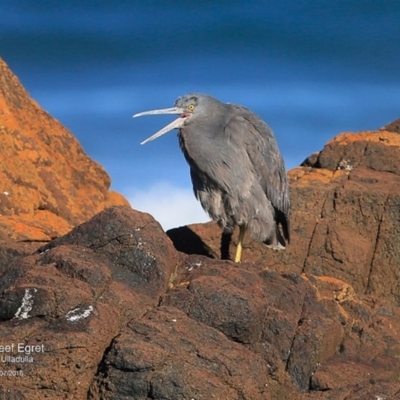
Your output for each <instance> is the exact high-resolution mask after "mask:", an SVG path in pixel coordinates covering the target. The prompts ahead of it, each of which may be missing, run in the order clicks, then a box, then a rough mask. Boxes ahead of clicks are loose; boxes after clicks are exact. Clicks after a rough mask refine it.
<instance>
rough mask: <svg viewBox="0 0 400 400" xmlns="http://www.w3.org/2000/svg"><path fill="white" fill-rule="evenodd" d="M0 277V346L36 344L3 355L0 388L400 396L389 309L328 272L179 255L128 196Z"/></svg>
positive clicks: (151, 394)
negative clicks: (21, 358)
mask: <svg viewBox="0 0 400 400" xmlns="http://www.w3.org/2000/svg"><path fill="white" fill-rule="evenodd" d="M0 282H1V284H0V293H1V297H0V321H1V322H0V337H1V338H2V344H3V345H7V344H11V343H15V344H17V343H23V344H24V346H32V345H40V346H41V345H43V346H44V347H43V348H44V351H42V352H38V353H34V354H31V356H32V357H33V359H34V362H32V363H29V362H28V363H23V364H15V363H12V362H5V363H4V364H3V367H4V368H5V369H14V370H15V369H16V368H17V369H18V368H19V369H20V370H22V371H23V373H24V376H23V377H19V378H17V377H2V379H1V381H0V393H3V394H2V397H1V398H4V399H8V398H10V399H11V398H26V399H34V400H35V399H43V398H52V399H66V398H67V399H143V400H145V399H146V400H147V399H182V400H183V399H192V398H194V399H198V400H201V399H212V398H215V399H227V400H228V399H237V400H257V399H260V400H261V399H271V400H273V399H314V398H315V399H325V398H326V399H340V400H345V399H346V400H348V399H357V398H359V399H362V398H365V399H366V398H372V399H375V398H376V397H374V396H382V397H385V396H389V394H392V395H394V394H395V393H400V380H399V376H400V357H399V355H400V309H399V308H397V307H395V306H393V305H392V304H390V303H388V302H385V301H382V300H377V299H376V298H373V297H369V296H365V297H363V296H358V295H357V294H356V293H355V291H354V290H353V288H352V287H351V286H350V285H349V284H347V283H345V282H343V281H340V280H338V279H336V278H329V277H316V276H312V275H307V274H302V275H299V274H294V273H282V272H275V271H268V270H266V269H265V268H264V266H262V264H259V263H258V264H257V263H256V264H254V263H243V264H234V263H232V262H230V261H218V260H213V259H211V258H208V257H204V256H199V255H191V256H184V255H182V254H179V253H178V252H177V251H176V250H175V249H174V247H173V245H172V242H171V241H170V240H169V239H168V237H167V236H166V235H165V234H164V232H163V231H162V229H161V227H160V225H159V224H158V223H157V222H156V221H154V220H153V219H152V217H151V216H149V215H148V214H142V213H139V212H136V211H134V210H132V209H130V208H128V207H114V208H110V209H108V210H105V211H103V212H102V213H100V214H98V215H96V216H95V217H93V218H92V219H91V220H89V221H88V222H86V223H84V224H82V225H80V226H78V227H76V228H75V229H73V230H72V231H71V232H70V233H68V234H67V235H65V236H63V237H61V238H59V239H56V240H54V241H52V242H51V243H49V244H47V245H45V246H43V247H41V248H40V249H38V251H37V252H35V253H34V254H32V255H30V256H27V257H25V258H22V259H20V260H18V261H16V262H15V263H14V264H12V265H11V266H10V268H9V269H8V270H7V271H6V272H5V273H4V274H3V275H2V276H1V280H0ZM13 355H16V354H13ZM16 379H18V381H16ZM16 382H19V383H21V382H23V385H18V386H16ZM17 387H18V390H19V392H20V396H19V397H12V396H16V393H17V392H16V388H17ZM366 393H368V396H371V397H362V396H363V395H364V396H365V394H366ZM357 396H358V397H357ZM387 398H389V397H387ZM393 398H395V397H393Z"/></svg>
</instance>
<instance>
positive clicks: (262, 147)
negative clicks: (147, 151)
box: [139, 94, 290, 248]
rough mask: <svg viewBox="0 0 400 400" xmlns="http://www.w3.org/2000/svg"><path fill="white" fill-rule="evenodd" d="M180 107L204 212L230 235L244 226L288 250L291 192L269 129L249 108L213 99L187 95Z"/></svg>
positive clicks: (182, 134) (182, 135) (183, 141)
mask: <svg viewBox="0 0 400 400" xmlns="http://www.w3.org/2000/svg"><path fill="white" fill-rule="evenodd" d="M175 107H176V110H183V114H182V118H185V120H184V121H180V120H179V119H178V120H176V121H174V123H173V124H175V125H174V127H175V126H176V125H177V126H179V133H178V137H179V143H180V147H181V149H182V152H183V154H184V156H185V158H186V160H187V162H188V164H189V166H190V175H191V178H192V183H193V190H194V193H195V196H196V198H197V199H198V200H199V201H200V203H201V205H202V207H203V208H204V210H205V211H206V212H207V213H208V214H209V215H210V217H211V218H212V219H213V220H214V221H216V222H217V223H218V224H219V225H220V226H221V227H222V228H223V229H224V231H225V232H226V233H230V232H232V231H233V229H234V227H235V225H239V226H241V227H244V228H246V231H248V232H249V233H250V235H251V236H252V237H253V238H254V239H257V240H260V241H263V242H265V243H266V244H268V245H270V246H271V247H273V248H283V247H284V246H285V244H286V241H289V237H290V236H289V231H290V227H289V217H290V210H289V206H290V201H289V187H288V182H287V177H286V171H285V165H284V161H283V158H282V156H281V154H280V152H279V149H278V145H277V143H276V140H275V137H274V135H273V132H272V130H271V129H270V128H269V126H268V125H267V124H266V123H265V122H264V121H262V120H261V119H260V118H259V117H258V116H257V115H256V114H254V113H253V112H251V111H250V110H249V109H247V108H245V107H242V106H238V105H234V104H229V103H222V102H220V101H218V100H217V99H214V98H213V97H211V96H207V95H202V94H188V95H185V96H183V97H181V98H179V99H178V100H177V101H176V102H175ZM174 109H175V108H174ZM170 110H171V109H170ZM142 114H146V113H141V114H139V115H142ZM171 125H172V124H171ZM156 135H157V134H156ZM156 135H154V136H155V137H156ZM279 227H280V228H281V230H280V229H279Z"/></svg>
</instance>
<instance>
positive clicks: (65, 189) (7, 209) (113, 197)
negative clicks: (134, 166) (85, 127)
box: [0, 59, 128, 241]
mask: <svg viewBox="0 0 400 400" xmlns="http://www.w3.org/2000/svg"><path fill="white" fill-rule="evenodd" d="M0 148H1V159H0V240H1V237H2V236H4V237H11V238H13V239H17V240H30V241H32V240H34V241H46V240H51V239H52V238H54V237H57V236H60V235H63V234H64V233H66V232H68V231H69V230H70V229H72V228H73V227H74V226H76V225H78V224H80V223H82V222H84V221H86V220H88V219H89V218H91V217H92V216H93V215H95V214H96V213H98V212H99V211H101V210H103V209H105V208H107V207H109V206H111V205H123V204H125V205H127V204H128V203H127V201H126V200H125V199H124V198H123V197H122V196H121V195H119V194H118V193H115V192H112V191H111V192H110V191H109V190H108V189H109V187H110V178H109V176H108V175H107V173H106V172H105V171H104V169H103V168H102V167H101V166H100V165H99V164H98V163H96V162H94V161H93V160H91V159H90V158H89V157H88V156H87V155H86V154H85V152H84V151H83V149H82V147H81V146H80V145H79V143H78V141H77V140H76V139H75V137H74V136H73V135H72V134H71V133H70V132H69V131H68V130H67V129H66V128H65V127H63V126H62V125H61V124H60V123H59V122H58V121H57V120H55V119H54V118H52V117H51V116H50V115H49V114H47V113H46V112H45V111H43V110H42V109H41V108H40V107H39V105H38V104H37V103H36V102H35V101H33V100H32V99H31V98H30V97H29V95H28V93H27V92H26V90H25V89H24V88H23V87H22V85H21V84H20V82H19V81H18V79H17V77H16V76H15V75H13V73H12V72H11V71H10V70H9V69H8V67H7V65H6V64H5V63H4V61H3V60H1V59H0Z"/></svg>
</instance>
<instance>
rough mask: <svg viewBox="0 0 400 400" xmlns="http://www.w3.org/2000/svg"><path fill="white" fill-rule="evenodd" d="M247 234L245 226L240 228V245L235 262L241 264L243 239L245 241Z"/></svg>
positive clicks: (238, 245)
mask: <svg viewBox="0 0 400 400" xmlns="http://www.w3.org/2000/svg"><path fill="white" fill-rule="evenodd" d="M245 232H246V228H245V227H244V226H239V239H238V244H237V248H236V255H235V262H237V263H238V262H240V260H241V258H242V249H243V239H244V234H245Z"/></svg>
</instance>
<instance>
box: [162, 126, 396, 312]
mask: <svg viewBox="0 0 400 400" xmlns="http://www.w3.org/2000/svg"><path fill="white" fill-rule="evenodd" d="M304 165H305V166H301V167H298V168H295V169H293V170H292V171H290V172H289V179H290V191H291V192H290V194H291V227H292V230H291V238H292V240H291V244H290V246H288V248H287V249H286V250H285V251H281V252H271V251H270V250H269V249H268V248H266V247H265V246H264V245H263V244H262V243H257V242H251V241H249V240H248V239H247V241H246V240H245V249H244V253H243V259H244V260H245V261H249V262H256V263H259V264H261V265H264V266H265V267H266V268H268V269H270V270H275V271H282V272H292V273H297V274H301V273H307V274H313V275H318V276H334V277H336V278H338V279H341V280H343V281H345V282H348V283H349V284H351V285H352V286H353V287H354V289H355V291H356V292H357V293H358V294H374V295H377V296H379V297H380V298H385V299H387V300H389V301H391V302H392V303H393V304H396V305H399V304H400V280H399V274H398V269H399V266H400V241H399V237H400V212H399V211H400V136H399V134H398V133H396V132H391V131H388V130H386V129H385V128H383V129H382V130H379V131H374V132H361V133H357V134H353V133H344V134H341V135H338V136H337V137H335V138H334V139H332V140H331V141H330V142H328V143H327V145H326V146H325V148H324V149H323V150H322V151H321V152H320V153H317V154H314V155H313V156H311V157H309V158H308V159H307V160H306V162H305V163H304ZM168 235H169V237H170V238H171V240H172V241H173V242H174V243H175V246H176V247H177V249H178V250H180V251H182V252H185V253H188V254H193V253H197V254H204V255H208V256H211V257H215V258H218V257H219V255H220V229H219V228H218V227H217V226H216V225H215V224H214V223H208V224H198V225H191V226H188V227H182V228H177V229H173V230H170V231H169V232H168ZM236 238H237V234H236V235H235V236H234V239H233V243H232V244H233V246H232V248H231V252H232V251H234V245H235V240H236Z"/></svg>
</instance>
